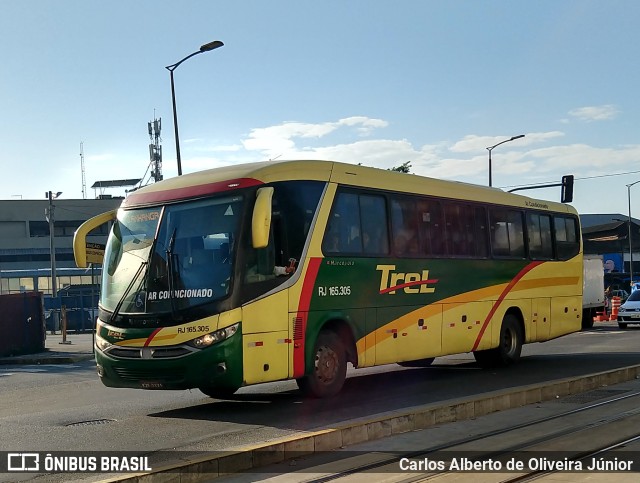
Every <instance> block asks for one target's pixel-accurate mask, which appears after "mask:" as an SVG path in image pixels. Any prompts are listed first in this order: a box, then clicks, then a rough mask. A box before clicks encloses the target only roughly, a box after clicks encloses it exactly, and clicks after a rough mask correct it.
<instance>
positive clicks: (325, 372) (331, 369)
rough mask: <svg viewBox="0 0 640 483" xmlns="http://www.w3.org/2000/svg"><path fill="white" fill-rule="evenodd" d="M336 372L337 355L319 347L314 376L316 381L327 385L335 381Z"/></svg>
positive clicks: (326, 348)
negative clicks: (315, 375) (316, 377)
mask: <svg viewBox="0 0 640 483" xmlns="http://www.w3.org/2000/svg"><path fill="white" fill-rule="evenodd" d="M337 370H338V354H336V353H335V352H334V351H332V350H331V349H329V348H328V347H324V346H323V347H320V348H319V349H318V353H317V354H316V374H317V376H318V379H319V380H320V381H321V382H323V383H325V384H327V383H330V382H332V381H333V380H334V379H335V376H336V372H337Z"/></svg>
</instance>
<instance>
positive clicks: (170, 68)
mask: <svg viewBox="0 0 640 483" xmlns="http://www.w3.org/2000/svg"><path fill="white" fill-rule="evenodd" d="M223 45H224V44H223V43H222V42H220V41H219V40H214V41H213V42H209V43H208V44H204V45H202V46H200V50H197V51H195V52H194V53H192V54H189V55H187V56H186V57H185V58H184V59H182V60H180V61H179V62H176V63H175V64H173V65H168V66H167V67H165V69H167V70H168V71H169V74H170V77H171V102H172V104H173V131H174V133H175V137H176V161H177V163H178V176H182V159H181V157H180V138H179V136H178V114H177V111H176V89H175V86H174V83H173V71H174V70H176V69H177V68H178V66H179V65H180V64H182V63H183V62H184V61H185V60H187V59H190V58H191V57H193V56H194V55H198V54H201V53H203V52H209V51H210V50H213V49H217V48H218V47H222V46H223Z"/></svg>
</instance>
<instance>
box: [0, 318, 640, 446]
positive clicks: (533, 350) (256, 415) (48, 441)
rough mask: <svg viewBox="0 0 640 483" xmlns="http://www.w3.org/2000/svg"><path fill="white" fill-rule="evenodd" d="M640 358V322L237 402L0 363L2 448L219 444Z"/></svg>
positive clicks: (241, 396) (247, 395)
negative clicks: (510, 358)
mask: <svg viewBox="0 0 640 483" xmlns="http://www.w3.org/2000/svg"><path fill="white" fill-rule="evenodd" d="M638 363H640V330H638V329H633V328H631V329H629V330H626V331H621V330H619V329H618V328H617V326H616V325H614V324H608V325H599V326H598V327H597V328H596V329H594V330H590V331H585V332H581V333H577V334H572V335H570V336H567V337H564V338H561V339H557V340H554V341H550V342H547V343H543V344H533V345H527V346H525V348H524V350H523V358H522V360H521V362H520V363H519V364H518V365H516V366H514V367H511V368H506V369H502V370H492V371H486V370H481V369H479V368H478V367H477V366H476V365H475V363H474V361H473V356H471V355H469V354H465V355H460V356H450V357H445V358H440V359H436V362H435V364H434V365H433V366H432V367H429V368H425V369H405V368H402V367H400V366H397V365H389V366H383V367H378V368H371V369H365V370H357V371H352V372H351V373H350V377H349V378H348V380H347V382H346V385H345V387H344V390H343V391H342V393H341V394H339V395H338V396H337V397H335V398H332V399H326V400H313V399H303V398H302V397H301V396H300V394H299V393H298V391H297V388H296V384H295V382H293V381H286V382H281V383H272V384H263V385H258V386H252V387H248V388H243V389H241V390H240V391H239V393H238V394H237V396H236V397H235V398H234V400H231V401H219V400H214V399H210V398H207V397H206V396H204V395H202V394H201V393H200V392H199V391H176V392H161V391H158V392H155V391H141V390H132V389H110V388H105V387H104V386H102V384H101V383H100V382H99V381H98V379H97V376H96V375H95V369H94V364H93V363H92V362H91V361H85V362H82V363H77V364H71V365H40V366H0V434H2V438H1V439H0V451H60V450H69V451H83V450H84V451H86V450H97V451H98V450H104V451H116V450H123V451H147V452H151V451H157V450H174V449H178V450H184V451H216V450H223V449H230V448H235V447H238V446H242V445H246V444H251V443H256V442H263V441H266V440H269V439H272V438H275V437H279V436H285V435H290V434H293V433H296V432H300V431H305V430H312V429H318V428H323V427H328V426H331V425H334V424H337V423H340V422H342V421H346V420H349V419H353V418H359V417H367V416H372V415H375V414H379V413H383V412H386V411H394V410H398V409H401V408H408V407H412V406H418V405H423V404H427V403H431V402H439V401H446V400H449V399H455V398H459V397H465V396H469V395H473V394H479V393H484V392H489V391H494V390H498V389H504V388H509V387H515V386H520V385H525V384H533V383H539V382H542V381H547V380H553V379H558V378H564V377H570V376H576V375H581V374H588V373H594V372H599V371H604V370H609V369H613V368H617V367H624V366H628V365H633V364H638Z"/></svg>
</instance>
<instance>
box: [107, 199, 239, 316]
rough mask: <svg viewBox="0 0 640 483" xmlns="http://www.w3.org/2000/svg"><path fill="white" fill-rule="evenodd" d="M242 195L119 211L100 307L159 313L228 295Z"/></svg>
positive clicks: (126, 312) (108, 247)
mask: <svg viewBox="0 0 640 483" xmlns="http://www.w3.org/2000/svg"><path fill="white" fill-rule="evenodd" d="M242 202H243V199H242V197H241V196H238V195H235V196H224V197H218V198H211V199H206V200H196V201H189V202H184V203H180V204H174V205H168V206H164V207H152V208H143V209H133V210H120V211H119V212H118V217H117V220H116V222H115V224H114V226H113V230H112V231H111V234H110V235H109V239H108V241H107V245H106V249H105V259H104V271H105V273H104V280H103V284H102V292H101V304H102V308H103V309H105V310H107V311H109V312H111V313H112V314H114V315H117V314H150V313H153V314H162V313H171V312H175V311H176V310H184V309H188V308H191V307H194V306H197V305H202V304H205V303H209V302H212V301H215V300H219V299H222V298H224V297H226V296H227V295H228V294H229V293H230V290H231V275H232V273H233V263H234V244H235V241H236V239H237V233H238V227H239V219H240V216H241V210H242Z"/></svg>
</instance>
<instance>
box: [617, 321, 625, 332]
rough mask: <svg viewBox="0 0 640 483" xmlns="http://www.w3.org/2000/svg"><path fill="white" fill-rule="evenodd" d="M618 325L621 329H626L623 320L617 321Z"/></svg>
mask: <svg viewBox="0 0 640 483" xmlns="http://www.w3.org/2000/svg"><path fill="white" fill-rule="evenodd" d="M618 327H620V328H621V329H622V330H626V329H627V324H626V323H625V322H618Z"/></svg>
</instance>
